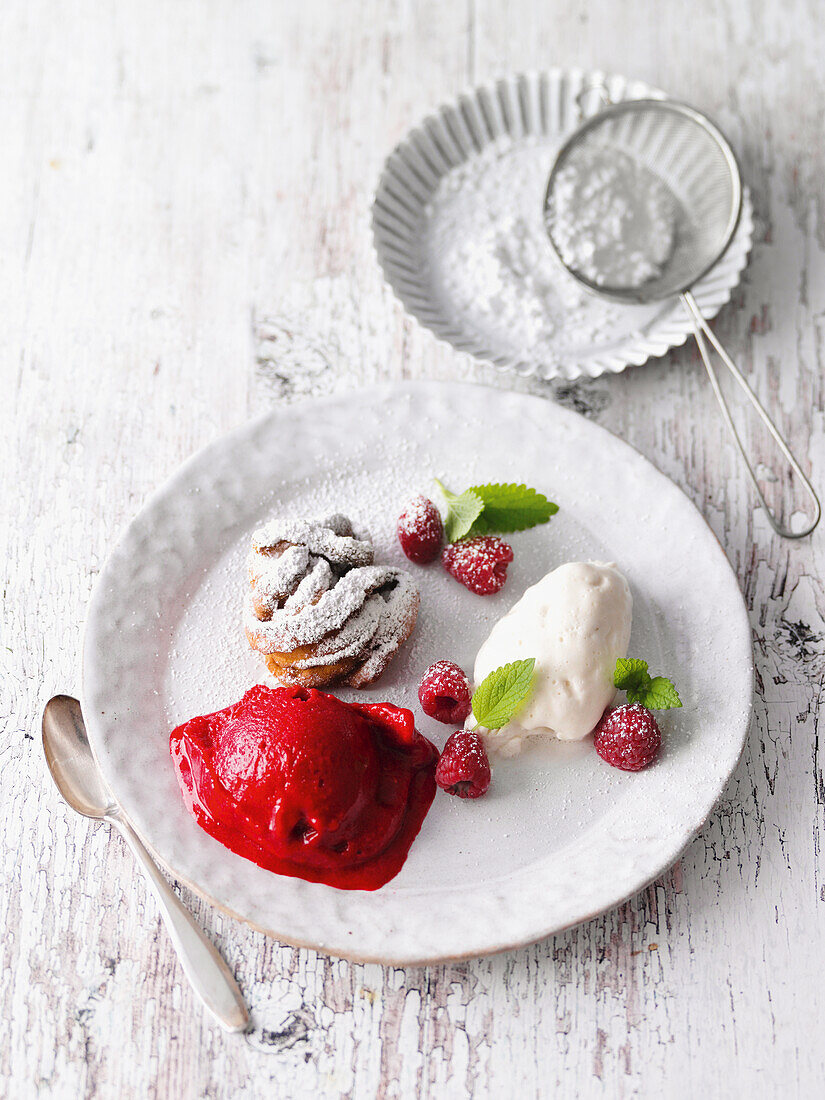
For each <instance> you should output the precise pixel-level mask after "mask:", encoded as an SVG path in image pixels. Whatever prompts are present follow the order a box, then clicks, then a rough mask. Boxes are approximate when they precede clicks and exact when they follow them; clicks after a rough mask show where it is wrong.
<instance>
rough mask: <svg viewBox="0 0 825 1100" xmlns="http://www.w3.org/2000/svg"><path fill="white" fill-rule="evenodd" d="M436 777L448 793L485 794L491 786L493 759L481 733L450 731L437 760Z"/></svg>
mask: <svg viewBox="0 0 825 1100" xmlns="http://www.w3.org/2000/svg"><path fill="white" fill-rule="evenodd" d="M435 781H436V783H437V784H438V785H439V787H440V788H441V789H442V791H446V792H447V794H457V795H458V797H459V798H481V796H482V795H483V794H484V793H485V791H486V790H487V788H488V787H489V786H490V761H489V760H488V759H487V750H486V749H485V748H484V742H483V741H482V740H481V738H480V737H479V735H478V734H477V733H473V731H472V730H456V732H455V733H451V734H450V736H449V737H448V738H447V744H446V745H445V746H444V751H443V752H442V754H441V756H440V758H439V761H438V764H436V768H435Z"/></svg>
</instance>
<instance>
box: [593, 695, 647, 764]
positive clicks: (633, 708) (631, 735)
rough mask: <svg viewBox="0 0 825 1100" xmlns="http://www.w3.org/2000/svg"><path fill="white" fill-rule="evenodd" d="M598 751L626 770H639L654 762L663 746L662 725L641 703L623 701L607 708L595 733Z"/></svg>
mask: <svg viewBox="0 0 825 1100" xmlns="http://www.w3.org/2000/svg"><path fill="white" fill-rule="evenodd" d="M594 743H595V745H596V752H597V753H598V754H599V756H600V757H601V758H602V760H606V761H607V763H608V764H612V765H613V767H614V768H621V769H622V771H626V772H638V771H641V770H642V768H646V767H647V766H648V764H652V763H653V761H654V760H655V759H656V757H657V756H658V755H659V749H660V748H661V747H662V735H661V733H660V732H659V726H658V725H657V723H656V719H655V718H654V717H653V715H652V714H651V712H650V711H649V710H648V709H647V707H643V706H642V704H641V703H624V704H622V706H620V707H616V708H615V709H614V710H608V711H605V713H604V714H603V715H602V718H601V721H600V722H599V724H598V726H596V730H595V734H594Z"/></svg>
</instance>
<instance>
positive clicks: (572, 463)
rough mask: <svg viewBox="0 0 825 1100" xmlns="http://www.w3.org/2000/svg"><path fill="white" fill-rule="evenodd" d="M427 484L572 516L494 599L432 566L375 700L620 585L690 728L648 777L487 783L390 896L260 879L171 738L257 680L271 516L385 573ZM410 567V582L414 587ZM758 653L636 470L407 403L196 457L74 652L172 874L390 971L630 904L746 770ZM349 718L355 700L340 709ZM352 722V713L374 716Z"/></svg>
mask: <svg viewBox="0 0 825 1100" xmlns="http://www.w3.org/2000/svg"><path fill="white" fill-rule="evenodd" d="M433 475H438V476H440V477H441V478H442V479H443V480H444V481H445V483H446V484H447V485H449V486H452V487H453V488H455V489H461V488H464V487H466V486H467V485H469V484H473V483H479V482H484V481H489V480H519V481H520V480H524V481H526V482H527V483H528V484H532V485H534V486H536V487H537V488H539V489H541V490H543V491H545V492H546V493H547V494H548V495H549V496H550V497H551V498H552V499H554V500H556V501H557V502H558V504H559V505H560V511H559V513H558V515H557V516H556V517H554V519H553V520H552V521H551V523H550V524H548V525H546V526H544V527H540V528H536V529H534V530H533V531H528V532H523V533H520V534H517V535H513V536H512V538H511V541H512V545H513V548H514V552H515V562H514V563H513V565H512V566H511V567H510V575H509V577H508V580H507V583H506V585H505V587H504V589H503V590H502V592H501V593H499V594H498V595H496V596H493V597H486V598H485V597H480V596H475V595H473V594H472V593H470V592H468V591H467V590H466V589H464V588H463V587H462V586H461V585H459V584H458V583H457V582H456V581H454V580H453V579H452V578H450V577H449V576H447V574H446V573H445V572H444V571H443V570H442V569H441V568H440V566H438V565H433V566H430V567H427V568H421V567H415V566H410V568H411V569H412V570H413V572H414V574H415V576H416V577H417V578H418V580H419V586H420V589H421V596H422V603H421V614H420V617H419V621H418V626H417V627H416V630H415V632H414V634H413V637H412V638H411V639H410V642H408V643H407V645H406V646H405V647H404V649H403V650H402V651H401V653H400V654H399V656H398V657H397V658H396V660H395V662H394V663H393V664H392V665H391V666H390V668H389V669H388V670H387V672H386V673H385V675H384V676H383V678H382V679H381V681H380V682H379V683H378V684H376V685H374V687H373V688H372V689H370V690H369V691H368V692H366V693H364V694H365V695H367V696H369V697H371V698H373V699H389V700H392V701H394V702H398V703H400V704H402V705H407V706H410V707H412V708H414V709H415V711H416V714H417V716H418V718H419V719H420V722H419V725H420V728H421V729H422V731H423V732H425V733H426V734H427V736H429V737H431V738H432V739H433V740H434V741H435V742H436V743H437V744H438V745H442V744H443V743H444V740H445V738H446V736H447V734H448V733H449V732H450V731H449V729H448V728H447V727H445V726H440V725H439V724H438V723H436V722H433V721H430V720H429V719H427V718H425V717H423V715H422V714H421V711H420V708H419V707H418V703H417V696H416V690H417V683H418V680H419V677H420V675H421V673H422V672H423V670H424V669H425V668H426V667H427V665H429V664H430V663H431V662H432V661H434V660H436V659H438V658H450V659H452V660H455V661H457V662H458V663H459V664H461V665H462V666H463V667H465V668H467V669H471V668H472V664H473V658H474V655H475V652H476V649H477V648H478V646H479V643H480V642H481V641H482V639H483V638H484V637H485V635H486V633H487V631H488V630H489V628H490V625H491V624H492V623H493V621H494V620H495V619H497V618H498V617H499V616H500V615H501V614H503V612H504V611H506V610H507V608H508V607H510V605H511V604H512V603H514V602H515V600H516V599H517V598H518V597H519V596H520V595H521V593H522V592H523V591H524V589H525V588H526V587H527V586H528V585H529V584H531V583H533V582H535V581H536V580H537V579H538V578H539V577H540V576H541V575H542V574H543V573H545V572H546V571H547V570H548V569H551V568H553V567H554V566H556V565H558V564H560V563H561V562H564V561H567V560H576V559H596V560H601V561H611V560H612V561H615V562H617V563H618V565H619V566H620V568H621V569H622V570H623V571H624V572H625V574H626V575H627V577H628V579H629V581H630V584H631V587H632V589H633V594H634V600H635V614H634V623H633V637H632V646H631V652H632V654H635V655H638V656H644V657H645V658H647V659H648V660H649V661H650V663H651V666H652V668H653V669H654V670H655V671H656V672H664V673H666V674H670V675H672V677H673V678H674V679H675V681H676V682H677V684H678V686H679V688H680V690H681V693H682V699H683V700H684V704H685V705H684V709H682V710H680V711H671V712H668V713H667V714H666V715H665V716H664V718H663V726H664V730H665V740H666V747H665V751H664V753H663V756H662V757H661V759H660V760H659V761H658V762H657V763H656V764H655V766H653V767H651V768H650V769H649V770H647V771H646V772H641V773H639V774H636V775H631V774H626V773H622V772H619V771H616V770H614V769H613V768H610V767H608V765H606V764H605V763H604V762H603V761H602V760H600V758H599V757H598V756H597V755H596V753H595V751H594V750H593V746H592V741H591V740H590V739H587V740H585V741H584V742H580V743H575V744H565V743H560V742H555V743H552V744H546V745H539V746H536V747H534V748H533V749H531V750H528V751H527V752H525V753H524V754H523V755H522V756H521V757H519V758H516V759H514V760H508V761H501V762H499V763H497V764H495V777H494V784H493V786H492V787H491V789H490V792H489V794H488V795H487V796H485V797H484V798H482V799H479V800H478V801H476V802H466V801H461V800H459V799H455V798H450V797H448V796H446V795H444V794H441V793H439V794H438V795H437V796H436V799H435V802H434V803H433V807H432V809H431V811H430V813H429V816H428V817H427V819H426V821H425V822H424V826H423V828H422V831H421V833H420V835H419V837H418V838H417V840H416V841H415V843H414V844H413V847H412V851H411V853H410V857H409V859H408V861H407V863H406V865H405V866H404V868H403V870H402V871H401V873H400V874H399V875H398V876H397V877H396V878H395V879H394V880H393V881H392V882H391V883H389V884H388V885H386V886H384V887H383V888H382V889H381V890H378V891H376V892H373V893H366V892H360V891H349V892H347V891H339V890H335V889H332V888H330V887H327V886H322V885H317V884H310V883H306V882H303V881H300V880H299V879H294V878H285V877H281V876H278V875H275V874H271V873H270V872H268V871H264V870H261V869H260V868H259V867H256V866H255V865H254V864H252V863H249V862H247V861H246V860H244V859H243V858H241V857H240V856H237V855H234V854H233V853H232V852H229V851H227V850H226V849H225V848H223V847H222V846H221V845H220V844H219V843H218V842H217V841H215V840H213V839H212V838H211V837H210V836H208V835H207V834H206V833H204V832H203V831H202V830H201V829H200V828H199V827H198V826H197V825H196V824H195V822H194V820H193V819H192V818H191V817H190V816H189V815H188V813H187V812H186V810H185V809H184V806H183V802H182V800H181V797H180V794H179V791H178V787H177V782H176V778H175V773H174V770H173V768H172V764H171V760H170V758H169V754H168V734H169V731H170V730H171V729H172V727H173V726H175V725H177V724H178V723H180V722H181V721H183V720H185V719H187V718H190V717H192V716H193V715H195V714H201V713H205V712H208V711H212V710H215V709H216V708H218V707H223V706H225V705H227V704H228V703H231V702H233V701H235V700H236V699H238V698H239V697H240V696H241V694H242V693H243V692H244V690H245V689H246V688H248V687H249V686H251V685H252V684H253V683H255V682H257V681H261V680H266V673H265V670H264V668H263V666H262V665H261V664H260V663H259V661H258V660H257V659H256V658H255V657H254V656H253V654H252V653H251V652H250V651H249V650H248V648H247V645H246V642H245V640H244V638H243V635H242V630H241V614H240V607H241V600H242V596H243V593H244V591H245V584H246V581H245V570H244V558H245V554H246V550H247V546H248V542H249V536H250V533H251V532H252V530H253V529H254V528H255V527H257V526H258V525H259V524H260V523H261V522H262V521H263V520H265V519H266V518H267V517H268V516H271V515H273V514H275V513H279V512H282V513H288V514H292V515H301V514H309V515H314V514H320V513H323V512H325V511H326V510H328V509H333V510H338V511H345V512H348V513H349V514H350V516H351V517H352V518H353V520H354V521H355V522H356V523H357V524H358V525H361V526H363V527H366V528H368V529H369V530H370V531H371V533H372V535H373V538H374V540H375V543H376V547H377V551H378V556H379V558H380V559H383V560H387V561H392V562H396V563H398V564H402V563H406V562H405V559H404V558H403V557H402V555H401V552H400V550H399V548H398V546H397V544H396V542H395V536H394V527H395V519H396V516H397V515H398V513H399V511H400V509H401V507H402V505H403V504H404V502H405V500H406V499H407V498H408V497H409V496H410V495H411V494H412V493H414V492H416V491H425V492H426V491H427V490H428V488H429V486H430V484H431V478H432V477H433ZM407 564H408V563H407ZM751 691H752V668H751V642H750V628H749V625H748V619H747V615H746V613H745V609H744V606H743V602H742V598H741V596H740V593H739V590H738V587H737V584H736V580H735V579H734V576H733V573H732V572H731V569H730V567H729V565H728V562H727V560H726V558H725V555H724V554H723V552H722V550H721V548H720V546H719V544H718V542H717V541H716V539H715V538H714V536H713V534H712V533H711V531H710V530H709V528H708V527H707V526H706V524H705V523H704V521H703V519H702V517H701V516H700V515H699V513H698V512H697V511H696V509H695V508H694V506H693V505H692V504H691V503H690V502H689V501H688V500H687V498H686V497H685V496H684V495H683V494H682V493H681V492H680V491H679V490H678V489H677V488H676V487H675V486H674V485H673V484H672V483H671V482H670V481H668V480H667V478H665V477H664V476H663V475H662V474H660V473H658V472H657V471H656V470H655V469H654V467H653V466H652V465H651V464H650V463H649V462H647V461H646V460H645V459H644V458H642V457H641V456H640V455H638V454H637V453H636V452H635V451H634V450H632V449H631V448H630V447H628V446H627V445H626V444H624V443H622V442H620V441H619V440H618V439H616V438H614V437H613V436H611V435H610V434H608V433H607V432H606V431H604V430H602V429H601V428H598V427H597V426H595V425H593V424H592V423H590V422H588V421H587V420H585V419H584V418H582V417H580V416H577V415H576V414H574V413H571V412H567V411H565V410H564V409H561V408H559V407H558V406H556V405H554V404H551V403H549V402H547V401H544V400H542V399H540V398H534V397H525V396H521V395H517V394H513V393H507V392H505V391H500V390H491V389H487V388H482V387H478V386H468V385H455V384H436V383H419V384H415V385H394V386H386V387H381V388H378V389H374V390H366V391H361V392H355V393H351V394H347V395H345V396H342V397H336V398H332V399H328V400H322V401H314V402H312V403H309V404H306V405H302V406H292V407H290V408H285V409H278V410H276V411H274V412H272V413H270V414H269V415H267V416H266V417H264V418H263V419H260V420H256V421H253V422H251V423H249V424H245V425H244V426H243V427H241V428H239V429H238V430H237V431H235V432H233V433H232V434H230V435H228V436H226V437H225V438H223V439H221V440H219V441H218V442H216V443H214V444H212V445H211V446H209V447H207V448H205V449H204V450H203V451H201V452H200V453H199V454H197V455H195V457H194V458H192V459H191V460H190V461H189V462H187V463H186V465H184V466H183V467H182V468H181V469H180V471H179V472H178V473H177V474H175V476H174V477H173V478H172V479H171V480H170V481H169V482H168V483H167V484H166V485H165V486H164V487H163V488H162V489H161V490H160V491H159V492H158V493H157V494H156V495H155V496H154V497H153V498H152V499H151V500H150V501H149V502H148V503H147V504H146V505H145V507H144V508H143V510H142V511H141V512H140V514H139V515H138V516H137V518H136V519H135V520H134V521H133V523H132V524H131V525H130V526H129V528H128V529H127V531H126V532H125V534H124V536H123V538H122V539H121V541H120V543H119V544H118V546H117V547H116V549H115V551H114V553H113V554H112V556H111V558H110V559H109V561H108V563H107V565H106V567H105V569H104V570H103V572H102V574H101V576H100V578H99V580H98V583H97V586H96V589H95V592H94V595H93V598H92V603H91V607H90V610H89V616H88V621H87V625H86V635H85V643H84V684H83V709H84V713H85V716H86V721H87V723H88V727H89V735H90V739H91V742H92V745H93V747H94V750H95V752H96V754H97V757H98V759H99V761H100V764H101V767H102V768H103V771H104V773H105V775H106V777H107V779H108V781H109V783H110V784H111V787H112V789H113V791H114V794H115V796H116V797H117V799H118V801H119V802H120V803H121V805H122V806H123V809H124V811H125V812H126V814H127V815H128V817H129V818H130V819H131V821H132V822H133V824H134V825H135V827H136V828H137V830H138V832H139V833H140V834H141V836H142V837H143V838H144V839H145V840H146V841H147V843H148V844H149V845H150V847H151V848H152V849H153V850H154V852H155V853H156V854H157V855H158V857H159V858H160V859H161V860H162V862H163V863H164V864H166V866H167V867H168V868H169V870H170V871H171V872H172V874H173V875H174V876H175V877H176V878H178V879H181V880H182V881H185V882H187V883H188V884H189V885H191V886H192V887H193V888H194V889H196V890H197V891H198V892H200V893H201V894H203V895H204V896H206V897H208V898H210V899H211V900H213V901H214V902H215V904H217V905H219V906H220V907H221V908H223V909H225V910H228V911H231V912H232V913H234V914H236V915H237V916H239V917H241V918H242V919H244V920H247V921H249V922H250V923H251V924H253V925H255V926H257V927H259V928H261V929H263V930H265V931H267V932H269V933H270V934H272V935H273V936H275V937H277V938H278V939H280V940H285V941H287V942H290V943H295V944H303V945H308V946H311V947H315V948H317V949H318V950H321V951H325V952H329V953H331V954H338V955H346V956H350V957H354V958H358V959H371V960H379V961H383V962H389V963H412V962H420V961H424V960H435V959H444V958H455V957H460V956H471V955H478V954H484V953H487V952H491V951H497V950H500V949H503V948H505V947H508V946H513V945H517V944H523V943H527V942H530V941H533V940H536V939H539V938H541V937H543V936H545V935H547V934H549V933H551V932H553V931H556V930H558V929H561V928H564V927H566V926H568V925H572V924H575V923H577V922H578V921H582V920H585V919H586V918H588V917H591V916H593V915H595V914H597V913H599V912H601V911H602V910H604V909H607V908H609V907H610V906H613V905H616V904H617V903H618V902H620V901H621V900H623V899H624V898H626V897H628V896H629V895H631V894H633V893H634V892H635V891H637V890H639V889H640V888H641V887H643V886H644V885H645V884H646V883H648V882H649V881H650V880H651V879H653V878H655V877H656V876H657V875H659V874H660V873H661V872H662V871H663V870H664V869H665V868H666V867H667V866H668V865H669V864H671V863H672V862H673V861H674V860H675V859H676V858H677V856H678V855H679V853H680V852H681V850H682V849H683V848H684V846H685V844H687V842H688V841H689V840H690V838H691V837H692V836H693V834H694V833H695V832H696V830H697V829H699V827H700V826H701V825H702V823H703V822H704V821H705V819H706V818H707V816H708V814H709V813H710V811H711V809H712V807H713V805H714V802H715V801H716V799H717V798H718V797H719V795H720V794H721V792H722V790H723V788H724V786H725V783H726V781H727V779H728V777H729V776H730V774H731V771H732V770H733V767H734V765H735V763H736V761H737V758H738V757H739V754H740V751H741V749H742V745H743V742H744V739H745V735H746V731H747V727H748V718H749V714H750V707H751ZM350 694H351V693H350ZM362 697H363V695H362Z"/></svg>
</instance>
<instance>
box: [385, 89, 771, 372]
mask: <svg viewBox="0 0 825 1100" xmlns="http://www.w3.org/2000/svg"><path fill="white" fill-rule="evenodd" d="M595 82H600V83H601V84H603V85H604V86H605V87H606V89H607V90H608V93H609V96H610V99H611V100H612V101H613V102H619V101H622V100H625V99H637V98H643V97H661V96H662V93H661V92H659V91H657V90H656V89H653V88H651V87H650V86H649V85H646V84H644V83H642V82H640V81H627V80H626V79H625V78H623V77H621V76H610V77H606V76H604V74H600V73H584V72H581V71H576V70H559V69H556V70H551V71H549V72H544V73H532V74H525V75H518V76H513V77H508V78H505V79H502V80H500V81H498V82H497V83H496V84H495V85H494V86H490V87H482V88H479V89H476V90H475V91H473V92H470V93H467V94H466V95H464V96H461V97H460V98H459V99H458V101H457V102H456V103H454V104H451V105H448V106H444V107H442V108H441V109H440V110H438V111H437V112H436V113H435V114H433V115H431V116H429V117H428V118H426V119H425V120H424V121H423V122H422V123H421V125H420V126H419V127H417V128H416V129H414V130H413V131H412V132H411V133H410V135H409V136H408V137H407V138H406V139H405V140H404V141H403V142H402V143H401V144H400V145H399V146H398V147H397V148H396V149H395V150H394V152H393V153H392V154H391V155H390V157H389V158H388V160H387V163H386V165H385V167H384V171H383V174H382V176H381V179H380V181H379V184H378V188H377V191H376V197H375V202H374V205H373V212H372V222H373V234H374V241H375V248H376V253H377V256H378V260H379V263H380V265H381V267H382V269H383V272H384V275H385V276H386V278H387V281H388V282H389V284H390V286H391V287H392V289H393V290H394V292H395V294H396V295H397V297H398V298H399V299H400V300H401V302H402V303H403V305H404V306H405V308H406V309H407V310H408V312H409V313H410V314H412V315H413V316H414V317H415V318H416V319H417V320H418V321H419V322H420V323H421V324H422V325H423V326H424V327H426V328H428V329H429V330H430V331H431V332H433V333H434V334H435V335H436V336H437V337H438V338H439V339H441V340H444V341H447V342H448V343H450V344H451V345H452V346H453V347H454V348H456V349H457V350H458V351H459V352H462V353H466V354H469V355H470V356H473V357H474V358H476V359H479V360H482V361H485V362H488V363H493V364H495V365H496V366H498V367H500V368H502V369H506V370H513V371H516V372H518V373H520V374H525V375H537V376H539V377H542V378H555V377H561V378H567V379H576V378H580V377H582V376H590V377H595V376H597V375H599V374H602V373H604V372H605V371H613V372H617V371H621V370H624V368H625V367H626V366H627V365H628V364H631V363H634V364H640V363H643V362H644V361H645V360H646V359H647V358H648V357H650V356H652V355H662V354H664V352H666V351H667V350H668V349H669V348H670V347H673V346H675V345H678V344H682V343H684V341H685V339H686V338H687V336H688V334H689V333H690V332H691V331H692V330H691V324H690V321H689V320H688V319H687V318H686V317H685V316H684V312H683V310H682V309H681V308H680V307H679V305H678V302H657V303H655V304H653V305H642V306H640V305H632V304H630V305H628V304H625V303H615V302H607V301H604V300H599V299H597V298H594V297H593V296H592V295H590V294H588V293H587V291H586V290H585V288H584V287H582V286H581V284H580V283H578V282H577V280H576V279H574V278H573V277H572V276H571V275H570V274H569V273H568V272H566V271H565V270H564V267H563V266H562V264H561V263H560V262H559V261H558V258H557V257H556V256H555V254H554V252H553V249H552V247H551V245H550V244H549V241H548V238H547V233H546V229H545V226H544V218H543V204H544V195H545V190H546V186H547V179H548V177H549V175H550V171H551V169H552V167H553V164H554V162H555V159H556V155H557V153H558V151H559V149H560V147H561V145H562V144H563V142H564V141H565V139H566V138H567V137H568V136H569V135H570V134H571V133H572V132H573V131H574V130H575V128H576V127H577V126H578V124H579V122H580V108H579V105H578V102H577V101H578V99H579V97H580V94H581V93H582V91H583V90H584V89H585V88H587V87H589V86H591V85H592V84H593V83H595ZM751 236H752V220H751V209H750V203H749V200H748V199H747V196H746V197H745V202H744V205H743V214H742V218H741V219H740V223H739V226H738V228H737V231H736V235H735V237H734V240H733V242H732V244H731V247H730V248H729V249H728V251H727V253H726V254H725V256H724V257H723V259H722V260H721V261H720V263H719V265H717V266H716V267H715V268H714V270H713V274H712V278H708V279H704V280H702V281H701V282H700V283H699V284H698V285H697V286H696V287H695V288H694V293H695V295H696V298H697V301H699V302H700V306H701V309H702V311H703V313H704V315H705V316H706V317H711V316H714V315H715V314H716V313H717V312H718V310H719V309H720V308H721V306H722V305H723V304H724V303H725V302H727V301H728V299H729V298H730V294H731V291H732V289H733V288H734V287H735V286H736V285H737V283H738V282H739V278H740V275H741V272H742V270H743V268H744V266H745V263H746V261H747V254H748V251H749V248H750V243H751Z"/></svg>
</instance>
